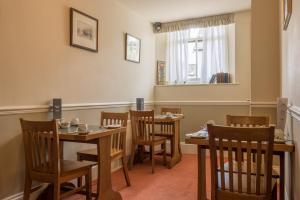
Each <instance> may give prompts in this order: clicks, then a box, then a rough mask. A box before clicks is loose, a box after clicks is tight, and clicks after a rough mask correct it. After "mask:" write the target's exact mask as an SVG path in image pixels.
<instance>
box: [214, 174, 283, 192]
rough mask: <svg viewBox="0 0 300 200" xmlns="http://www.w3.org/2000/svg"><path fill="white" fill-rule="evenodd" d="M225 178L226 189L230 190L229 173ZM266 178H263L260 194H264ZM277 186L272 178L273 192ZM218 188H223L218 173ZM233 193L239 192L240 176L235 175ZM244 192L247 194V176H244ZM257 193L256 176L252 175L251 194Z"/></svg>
mask: <svg viewBox="0 0 300 200" xmlns="http://www.w3.org/2000/svg"><path fill="white" fill-rule="evenodd" d="M224 178H225V189H226V190H229V173H228V172H225V173H224ZM264 180H265V178H264V176H261V182H260V193H261V194H264V193H265V189H264ZM276 186H277V182H276V179H275V178H272V190H273V189H274V187H276ZM218 188H221V173H220V172H218ZM233 191H234V192H238V174H237V173H233ZM242 192H243V193H247V175H246V174H242ZM255 193H256V176H255V175H252V176H251V194H255Z"/></svg>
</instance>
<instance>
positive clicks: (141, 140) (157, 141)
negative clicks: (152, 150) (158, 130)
mask: <svg viewBox="0 0 300 200" xmlns="http://www.w3.org/2000/svg"><path fill="white" fill-rule="evenodd" d="M151 137H152V136H151ZM166 139H167V138H166V137H162V136H154V140H153V141H152V138H151V139H150V140H145V139H144V138H138V142H137V143H138V144H142V145H151V144H152V143H154V144H163V143H164V142H165V141H166Z"/></svg>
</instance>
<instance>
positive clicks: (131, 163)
mask: <svg viewBox="0 0 300 200" xmlns="http://www.w3.org/2000/svg"><path fill="white" fill-rule="evenodd" d="M135 147H136V145H135V144H132V145H131V155H130V165H129V170H131V169H132V167H133V161H134V156H135Z"/></svg>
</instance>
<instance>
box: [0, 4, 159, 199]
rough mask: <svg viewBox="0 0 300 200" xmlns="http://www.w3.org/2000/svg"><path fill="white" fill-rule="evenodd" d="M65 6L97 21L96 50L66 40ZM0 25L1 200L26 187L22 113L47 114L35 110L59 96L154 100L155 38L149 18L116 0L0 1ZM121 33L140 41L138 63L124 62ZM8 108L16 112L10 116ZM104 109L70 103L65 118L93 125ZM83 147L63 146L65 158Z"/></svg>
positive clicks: (125, 107) (38, 116) (82, 99)
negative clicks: (97, 37)
mask: <svg viewBox="0 0 300 200" xmlns="http://www.w3.org/2000/svg"><path fill="white" fill-rule="evenodd" d="M69 7H74V8H76V9H78V10H81V11H83V12H86V13H88V14H90V15H92V16H93V17H96V18H98V19H99V52H98V53H93V52H89V51H85V50H82V49H78V48H73V47H70V46H69ZM0 27H1V28H0V29H1V31H0V44H1V45H0V69H1V70H0V137H1V139H0V160H1V162H0V199H3V198H5V197H7V196H11V195H13V194H16V193H19V192H21V191H22V190H23V182H24V181H23V176H24V152H23V144H22V136H21V131H20V124H19V118H20V117H23V118H25V119H32V120H46V119H50V118H51V115H50V114H49V113H48V112H47V109H46V110H45V109H42V111H40V110H39V109H37V110H36V109H34V108H39V107H43V105H47V104H48V102H49V100H50V99H52V98H53V97H61V98H62V99H63V103H64V104H86V103H103V102H109V103H114V102H132V101H135V98H136V97H144V98H145V100H146V101H153V97H154V89H153V86H154V83H155V49H154V42H155V41H154V34H153V31H152V26H151V24H150V22H149V21H147V20H145V19H144V18H143V17H142V16H140V15H137V14H136V13H135V12H133V11H131V10H129V9H127V8H126V7H124V6H123V5H122V4H120V3H118V2H115V1H114V0H97V1H93V0H85V1H81V0H63V1H57V0H47V1H37V0H26V1H18V0H1V1H0ZM126 32H128V33H131V34H133V35H135V36H137V37H139V38H141V40H142V51H141V63H140V64H135V63H131V62H127V61H125V60H124V33H126ZM137 83H138V84H137ZM23 106H25V107H26V106H28V108H25V107H23ZM96 107H97V106H96ZM100 107H101V106H100ZM104 107H105V106H104ZM106 107H107V108H106V109H105V110H109V111H128V110H129V108H130V106H129V105H128V104H126V103H125V104H124V105H116V106H110V105H106ZM8 109H9V110H10V111H9V112H10V113H12V112H16V113H19V114H8V113H9V112H7V110H8ZM67 110H70V108H68V109H67ZM102 110H103V109H99V106H98V108H95V107H93V106H92V107H86V108H82V107H81V108H79V107H73V108H71V110H70V111H64V112H63V117H64V118H66V119H67V120H70V119H72V118H73V117H79V118H80V119H81V120H82V121H83V122H86V123H89V124H98V120H99V113H100V112H101V111H102ZM35 112H38V113H35ZM21 113H24V114H21ZM25 113H27V114H25ZM82 148H90V146H86V145H74V144H67V145H66V149H65V154H66V158H70V159H75V158H76V157H75V155H76V154H75V153H76V151H77V150H79V149H82Z"/></svg>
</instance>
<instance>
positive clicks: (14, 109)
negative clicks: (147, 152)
mask: <svg viewBox="0 0 300 200" xmlns="http://www.w3.org/2000/svg"><path fill="white" fill-rule="evenodd" d="M135 104H136V103H135V102H104V103H78V104H63V105H62V109H63V110H64V111H71V110H88V109H101V108H118V107H132V106H135ZM145 105H146V106H163V105H182V106H251V107H252V108H255V107H258V108H259V107H260V108H275V107H276V105H277V103H276V102H251V101H247V100H245V101H146V102H145ZM50 109H51V106H50V105H29V106H2V107H0V116H1V115H16V114H25V113H46V112H49V111H50ZM290 112H291V113H292V114H293V115H294V116H295V117H298V119H300V108H299V107H296V106H292V107H291V109H290Z"/></svg>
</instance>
